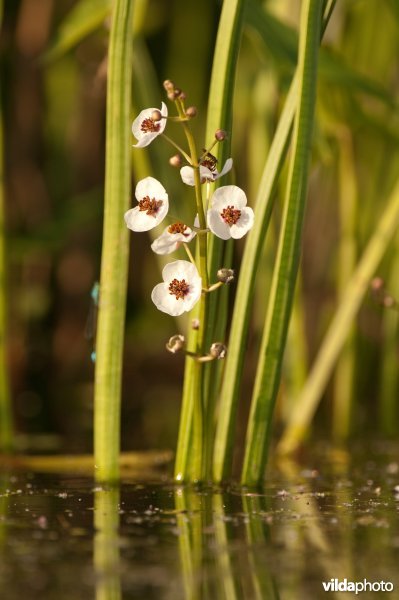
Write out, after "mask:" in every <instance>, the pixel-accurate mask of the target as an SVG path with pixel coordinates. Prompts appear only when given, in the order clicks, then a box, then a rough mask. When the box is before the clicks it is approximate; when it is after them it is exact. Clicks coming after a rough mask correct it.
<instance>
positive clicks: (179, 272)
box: [162, 260, 201, 283]
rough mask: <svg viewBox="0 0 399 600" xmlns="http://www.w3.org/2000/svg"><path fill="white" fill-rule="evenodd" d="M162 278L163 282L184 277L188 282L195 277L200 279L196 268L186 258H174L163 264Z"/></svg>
mask: <svg viewBox="0 0 399 600" xmlns="http://www.w3.org/2000/svg"><path fill="white" fill-rule="evenodd" d="M162 279H163V280H164V281H165V282H168V281H171V280H172V279H185V280H186V281H187V282H188V283H191V282H193V281H194V280H195V279H201V278H200V276H199V274H198V270H197V268H196V267H195V266H194V265H193V264H192V263H191V262H189V261H188V260H175V261H174V262H171V263H168V264H167V265H165V266H164V268H163V271H162Z"/></svg>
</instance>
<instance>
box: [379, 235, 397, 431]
mask: <svg viewBox="0 0 399 600" xmlns="http://www.w3.org/2000/svg"><path fill="white" fill-rule="evenodd" d="M392 250H393V255H392V257H391V264H390V270H389V276H388V280H387V291H388V293H389V294H391V295H392V297H393V298H394V299H395V300H396V301H398V299H399V278H398V273H399V236H398V235H396V239H395V243H394V244H393V249H392ZM382 337H383V344H384V345H383V350H382V358H381V384H380V394H379V401H380V403H379V417H380V426H381V429H382V432H383V433H384V434H386V435H389V436H392V435H395V434H397V432H398V414H399V404H398V391H399V371H398V344H399V311H398V306H397V305H396V310H390V309H388V308H387V309H385V311H384V313H383V320H382Z"/></svg>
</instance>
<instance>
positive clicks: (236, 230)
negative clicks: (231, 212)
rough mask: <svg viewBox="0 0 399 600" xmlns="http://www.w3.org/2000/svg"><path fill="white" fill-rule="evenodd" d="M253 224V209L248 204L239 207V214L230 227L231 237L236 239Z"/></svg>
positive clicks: (242, 235)
mask: <svg viewBox="0 0 399 600" xmlns="http://www.w3.org/2000/svg"><path fill="white" fill-rule="evenodd" d="M253 224H254V211H253V210H252V208H250V207H249V206H247V207H244V208H242V209H241V216H240V218H239V219H238V221H237V223H236V224H235V225H232V226H231V227H230V233H231V237H232V238H234V239H235V240H238V239H240V238H242V237H244V235H245V234H246V233H248V231H249V230H250V229H251V228H252V226H253Z"/></svg>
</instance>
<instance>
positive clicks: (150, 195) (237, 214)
mask: <svg viewBox="0 0 399 600" xmlns="http://www.w3.org/2000/svg"><path fill="white" fill-rule="evenodd" d="M167 117H168V109H167V107H166V105H165V104H164V103H163V102H162V106H161V110H158V109H156V108H147V109H145V110H143V111H141V113H140V114H139V116H138V117H137V118H136V119H135V120H134V121H133V125H132V132H133V134H134V136H135V137H136V138H137V140H138V142H137V144H136V145H135V146H134V148H144V147H145V146H148V144H150V143H151V142H152V141H153V140H154V139H155V138H156V137H157V136H159V135H161V134H162V133H163V131H164V129H165V126H166V120H167ZM199 162H200V167H199V172H200V180H201V183H206V182H208V183H209V182H214V181H216V180H217V179H219V178H220V177H222V176H223V175H225V174H226V173H227V172H228V171H230V170H231V168H232V166H233V160H232V159H231V158H229V159H228V160H227V161H226V163H225V165H224V167H223V168H222V170H221V172H219V171H218V170H217V160H216V158H215V157H214V156H213V155H212V154H211V153H210V152H207V151H204V154H203V155H202V156H201V158H200V159H199ZM180 175H181V178H182V181H183V182H184V183H185V184H187V185H190V186H194V185H195V181H194V179H195V178H194V168H193V167H192V166H185V167H182V168H181V169H180ZM135 197H136V200H137V202H138V205H137V206H136V207H134V208H131V209H130V210H128V211H127V212H126V214H125V222H126V225H127V227H128V228H129V229H131V230H132V231H136V232H140V231H149V230H150V229H153V228H154V227H156V226H157V225H159V224H160V223H161V222H162V221H163V220H164V219H165V217H166V216H167V214H168V210H169V198H168V194H167V192H166V190H165V188H164V187H163V185H162V184H161V183H160V182H159V181H157V179H155V178H154V177H146V178H145V179H142V180H141V181H139V182H138V184H137V186H136V190H135ZM253 222H254V213H253V210H252V209H251V208H249V207H248V206H247V197H246V195H245V193H244V191H243V190H242V189H240V188H239V187H237V186H235V185H226V186H223V187H220V188H218V189H217V190H216V191H215V192H214V194H213V195H212V197H211V198H210V200H209V209H208V210H207V213H206V224H207V228H208V230H210V231H211V232H212V233H213V234H214V235H216V236H217V237H219V238H221V239H222V240H228V239H229V238H234V239H239V238H242V237H243V236H244V235H245V234H246V233H247V232H248V231H249V230H250V229H251V227H252V225H253ZM198 229H199V223H198V218H197V219H196V220H195V223H194V225H193V227H192V228H191V227H189V226H188V225H186V224H185V223H182V222H180V221H177V222H174V223H171V224H170V225H169V226H168V227H166V228H165V229H164V231H163V233H162V234H161V235H160V236H159V237H158V238H157V239H156V240H155V241H154V242H153V243H152V245H151V248H152V250H153V251H154V252H155V253H157V254H163V255H165V254H170V253H172V252H175V251H176V250H177V249H178V248H179V247H180V246H181V244H188V243H189V242H191V241H192V240H193V239H194V237H195V236H196V234H197V232H196V230H198ZM162 277H163V282H162V283H159V284H158V285H156V286H155V288H154V289H153V291H152V294H151V298H152V301H153V302H154V304H155V305H156V307H157V308H158V309H159V310H161V311H163V312H165V313H168V314H169V315H172V316H178V315H181V314H182V313H184V312H188V311H190V310H191V309H192V308H193V307H194V305H195V304H196V303H197V302H198V301H199V299H200V297H201V293H202V291H203V290H202V280H201V277H200V275H199V273H198V270H197V268H196V266H195V265H194V264H192V263H191V262H189V261H186V260H177V261H175V262H172V263H169V264H167V265H166V266H165V268H164V269H163V272H162Z"/></svg>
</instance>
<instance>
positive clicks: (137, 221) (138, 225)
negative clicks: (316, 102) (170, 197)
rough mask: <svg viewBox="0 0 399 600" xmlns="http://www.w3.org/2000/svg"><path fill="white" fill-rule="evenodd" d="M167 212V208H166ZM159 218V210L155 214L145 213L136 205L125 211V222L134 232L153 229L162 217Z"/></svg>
mask: <svg viewBox="0 0 399 600" xmlns="http://www.w3.org/2000/svg"><path fill="white" fill-rule="evenodd" d="M166 213H167V210H166ZM166 213H165V215H164V216H163V217H162V218H159V214H160V211H159V212H158V214H157V215H156V216H152V215H147V213H146V212H144V211H142V210H140V209H139V207H138V206H136V207H135V208H131V209H130V210H128V211H127V212H126V213H125V223H126V225H127V227H128V228H129V229H131V230H132V231H135V232H141V231H149V230H150V229H153V228H154V227H156V226H157V225H159V223H160V222H161V221H162V220H163V219H164V217H165V216H166Z"/></svg>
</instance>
